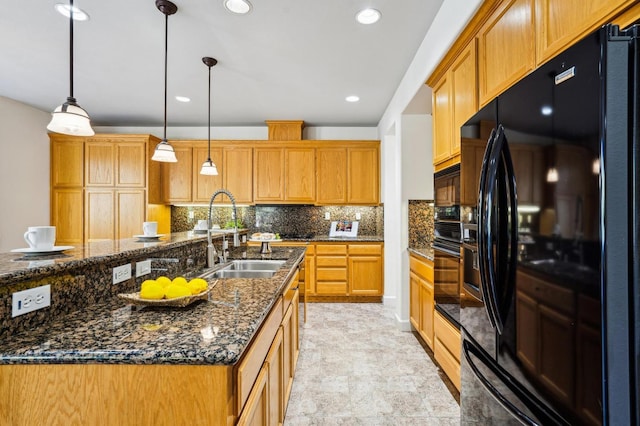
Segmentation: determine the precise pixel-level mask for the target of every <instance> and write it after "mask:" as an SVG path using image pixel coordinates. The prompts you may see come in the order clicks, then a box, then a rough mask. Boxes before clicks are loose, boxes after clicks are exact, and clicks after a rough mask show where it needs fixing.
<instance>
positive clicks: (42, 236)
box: [24, 226, 56, 251]
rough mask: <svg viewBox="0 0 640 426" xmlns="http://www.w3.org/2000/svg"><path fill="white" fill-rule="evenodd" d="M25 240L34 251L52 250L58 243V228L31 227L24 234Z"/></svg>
mask: <svg viewBox="0 0 640 426" xmlns="http://www.w3.org/2000/svg"><path fill="white" fill-rule="evenodd" d="M24 240H25V241H26V242H27V244H29V247H30V248H31V249H32V250H42V251H47V250H51V249H53V245H54V243H55V242H56V227H55V226H30V227H29V228H27V232H25V233H24Z"/></svg>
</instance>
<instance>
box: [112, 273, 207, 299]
mask: <svg viewBox="0 0 640 426" xmlns="http://www.w3.org/2000/svg"><path fill="white" fill-rule="evenodd" d="M216 282H217V281H214V282H212V283H209V282H208V281H207V280H205V279H203V278H193V279H191V280H187V279H186V278H185V277H175V278H174V279H171V278H169V277H164V276H161V277H158V278H156V279H155V280H145V281H143V282H142V285H141V286H140V291H137V292H135V293H120V294H118V297H120V298H121V299H124V300H126V301H128V302H130V303H132V304H134V305H147V306H178V307H183V306H187V305H190V304H191V303H193V302H195V301H197V300H202V299H207V298H208V297H209V292H210V291H211V289H213V287H214V286H215V284H216Z"/></svg>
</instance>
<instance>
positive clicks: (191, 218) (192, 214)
mask: <svg viewBox="0 0 640 426" xmlns="http://www.w3.org/2000/svg"><path fill="white" fill-rule="evenodd" d="M195 215H196V214H195V212H194V211H193V210H189V219H190V220H193V218H194V217H195Z"/></svg>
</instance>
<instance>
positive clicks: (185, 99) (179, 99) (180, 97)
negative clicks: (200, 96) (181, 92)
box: [176, 96, 191, 102]
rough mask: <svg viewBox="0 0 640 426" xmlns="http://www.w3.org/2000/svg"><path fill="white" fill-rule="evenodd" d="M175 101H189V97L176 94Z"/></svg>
mask: <svg viewBox="0 0 640 426" xmlns="http://www.w3.org/2000/svg"><path fill="white" fill-rule="evenodd" d="M176 101H178V102H191V98H187V97H186V96H176Z"/></svg>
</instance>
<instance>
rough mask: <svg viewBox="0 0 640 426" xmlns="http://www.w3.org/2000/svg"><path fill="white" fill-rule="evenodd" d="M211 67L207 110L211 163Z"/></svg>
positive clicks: (209, 160) (208, 154) (208, 157)
mask: <svg viewBox="0 0 640 426" xmlns="http://www.w3.org/2000/svg"><path fill="white" fill-rule="evenodd" d="M208 67H209V98H208V101H209V108H208V110H207V112H208V116H209V125H208V126H207V137H208V139H209V149H208V151H207V161H208V162H209V163H211V65H208Z"/></svg>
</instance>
